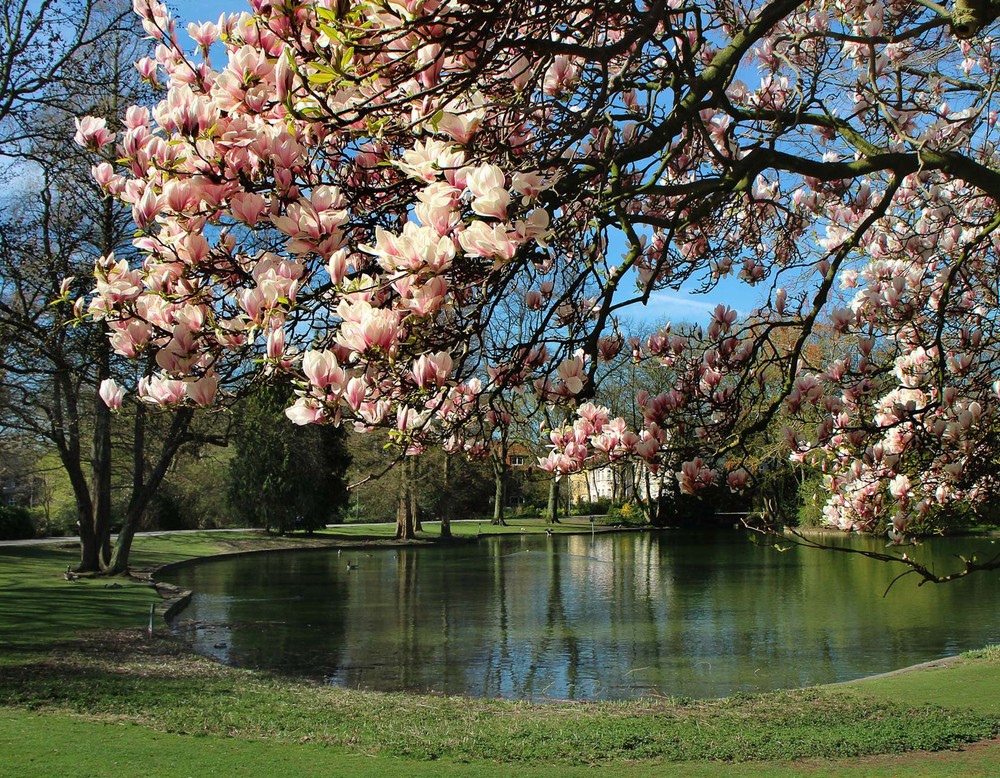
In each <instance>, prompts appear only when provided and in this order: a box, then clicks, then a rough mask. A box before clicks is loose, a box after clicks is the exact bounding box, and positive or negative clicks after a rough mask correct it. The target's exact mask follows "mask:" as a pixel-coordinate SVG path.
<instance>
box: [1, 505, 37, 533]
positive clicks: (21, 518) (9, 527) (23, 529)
mask: <svg viewBox="0 0 1000 778" xmlns="http://www.w3.org/2000/svg"><path fill="white" fill-rule="evenodd" d="M33 537H35V526H34V524H32V523H31V512H30V511H29V510H28V509H27V508H17V507H14V506H13V505H0V540H27V539H28V538H33Z"/></svg>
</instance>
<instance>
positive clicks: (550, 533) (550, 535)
mask: <svg viewBox="0 0 1000 778" xmlns="http://www.w3.org/2000/svg"><path fill="white" fill-rule="evenodd" d="M545 534H546V535H548V536H549V537H550V538H551V537H552V530H551V529H546V530H545Z"/></svg>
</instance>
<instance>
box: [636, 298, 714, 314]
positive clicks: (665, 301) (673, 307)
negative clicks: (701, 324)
mask: <svg viewBox="0 0 1000 778" xmlns="http://www.w3.org/2000/svg"><path fill="white" fill-rule="evenodd" d="M718 304H719V302H718V301H717V300H708V299H706V298H705V297H700V296H695V295H690V294H683V293H680V294H678V293H673V292H654V293H653V294H651V295H650V296H649V303H648V304H647V305H646V309H647V311H648V312H649V314H651V315H655V316H671V315H680V316H685V315H691V314H693V313H694V314H699V315H700V316H704V315H708V314H711V313H712V311H714V310H715V306H717V305H718ZM675 312H676V314H675Z"/></svg>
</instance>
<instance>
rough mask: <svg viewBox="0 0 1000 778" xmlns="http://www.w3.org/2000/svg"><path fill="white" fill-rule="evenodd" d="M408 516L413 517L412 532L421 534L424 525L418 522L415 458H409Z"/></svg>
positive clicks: (418, 499)
mask: <svg viewBox="0 0 1000 778" xmlns="http://www.w3.org/2000/svg"><path fill="white" fill-rule="evenodd" d="M409 463H410V514H411V515H412V516H413V531H414V532H423V531H424V525H423V524H422V523H421V521H420V498H419V495H418V494H417V477H418V476H419V474H420V473H419V469H418V467H417V465H418V462H417V458H416V457H415V456H413V457H410V459H409Z"/></svg>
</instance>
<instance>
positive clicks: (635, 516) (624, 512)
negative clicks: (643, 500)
mask: <svg viewBox="0 0 1000 778" xmlns="http://www.w3.org/2000/svg"><path fill="white" fill-rule="evenodd" d="M605 521H606V523H608V524H628V525H641V524H645V523H646V513H645V511H643V509H642V506H641V505H639V504H637V503H634V502H627V503H625V504H624V505H613V506H611V507H610V508H608V513H607V518H606V519H605Z"/></svg>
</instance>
